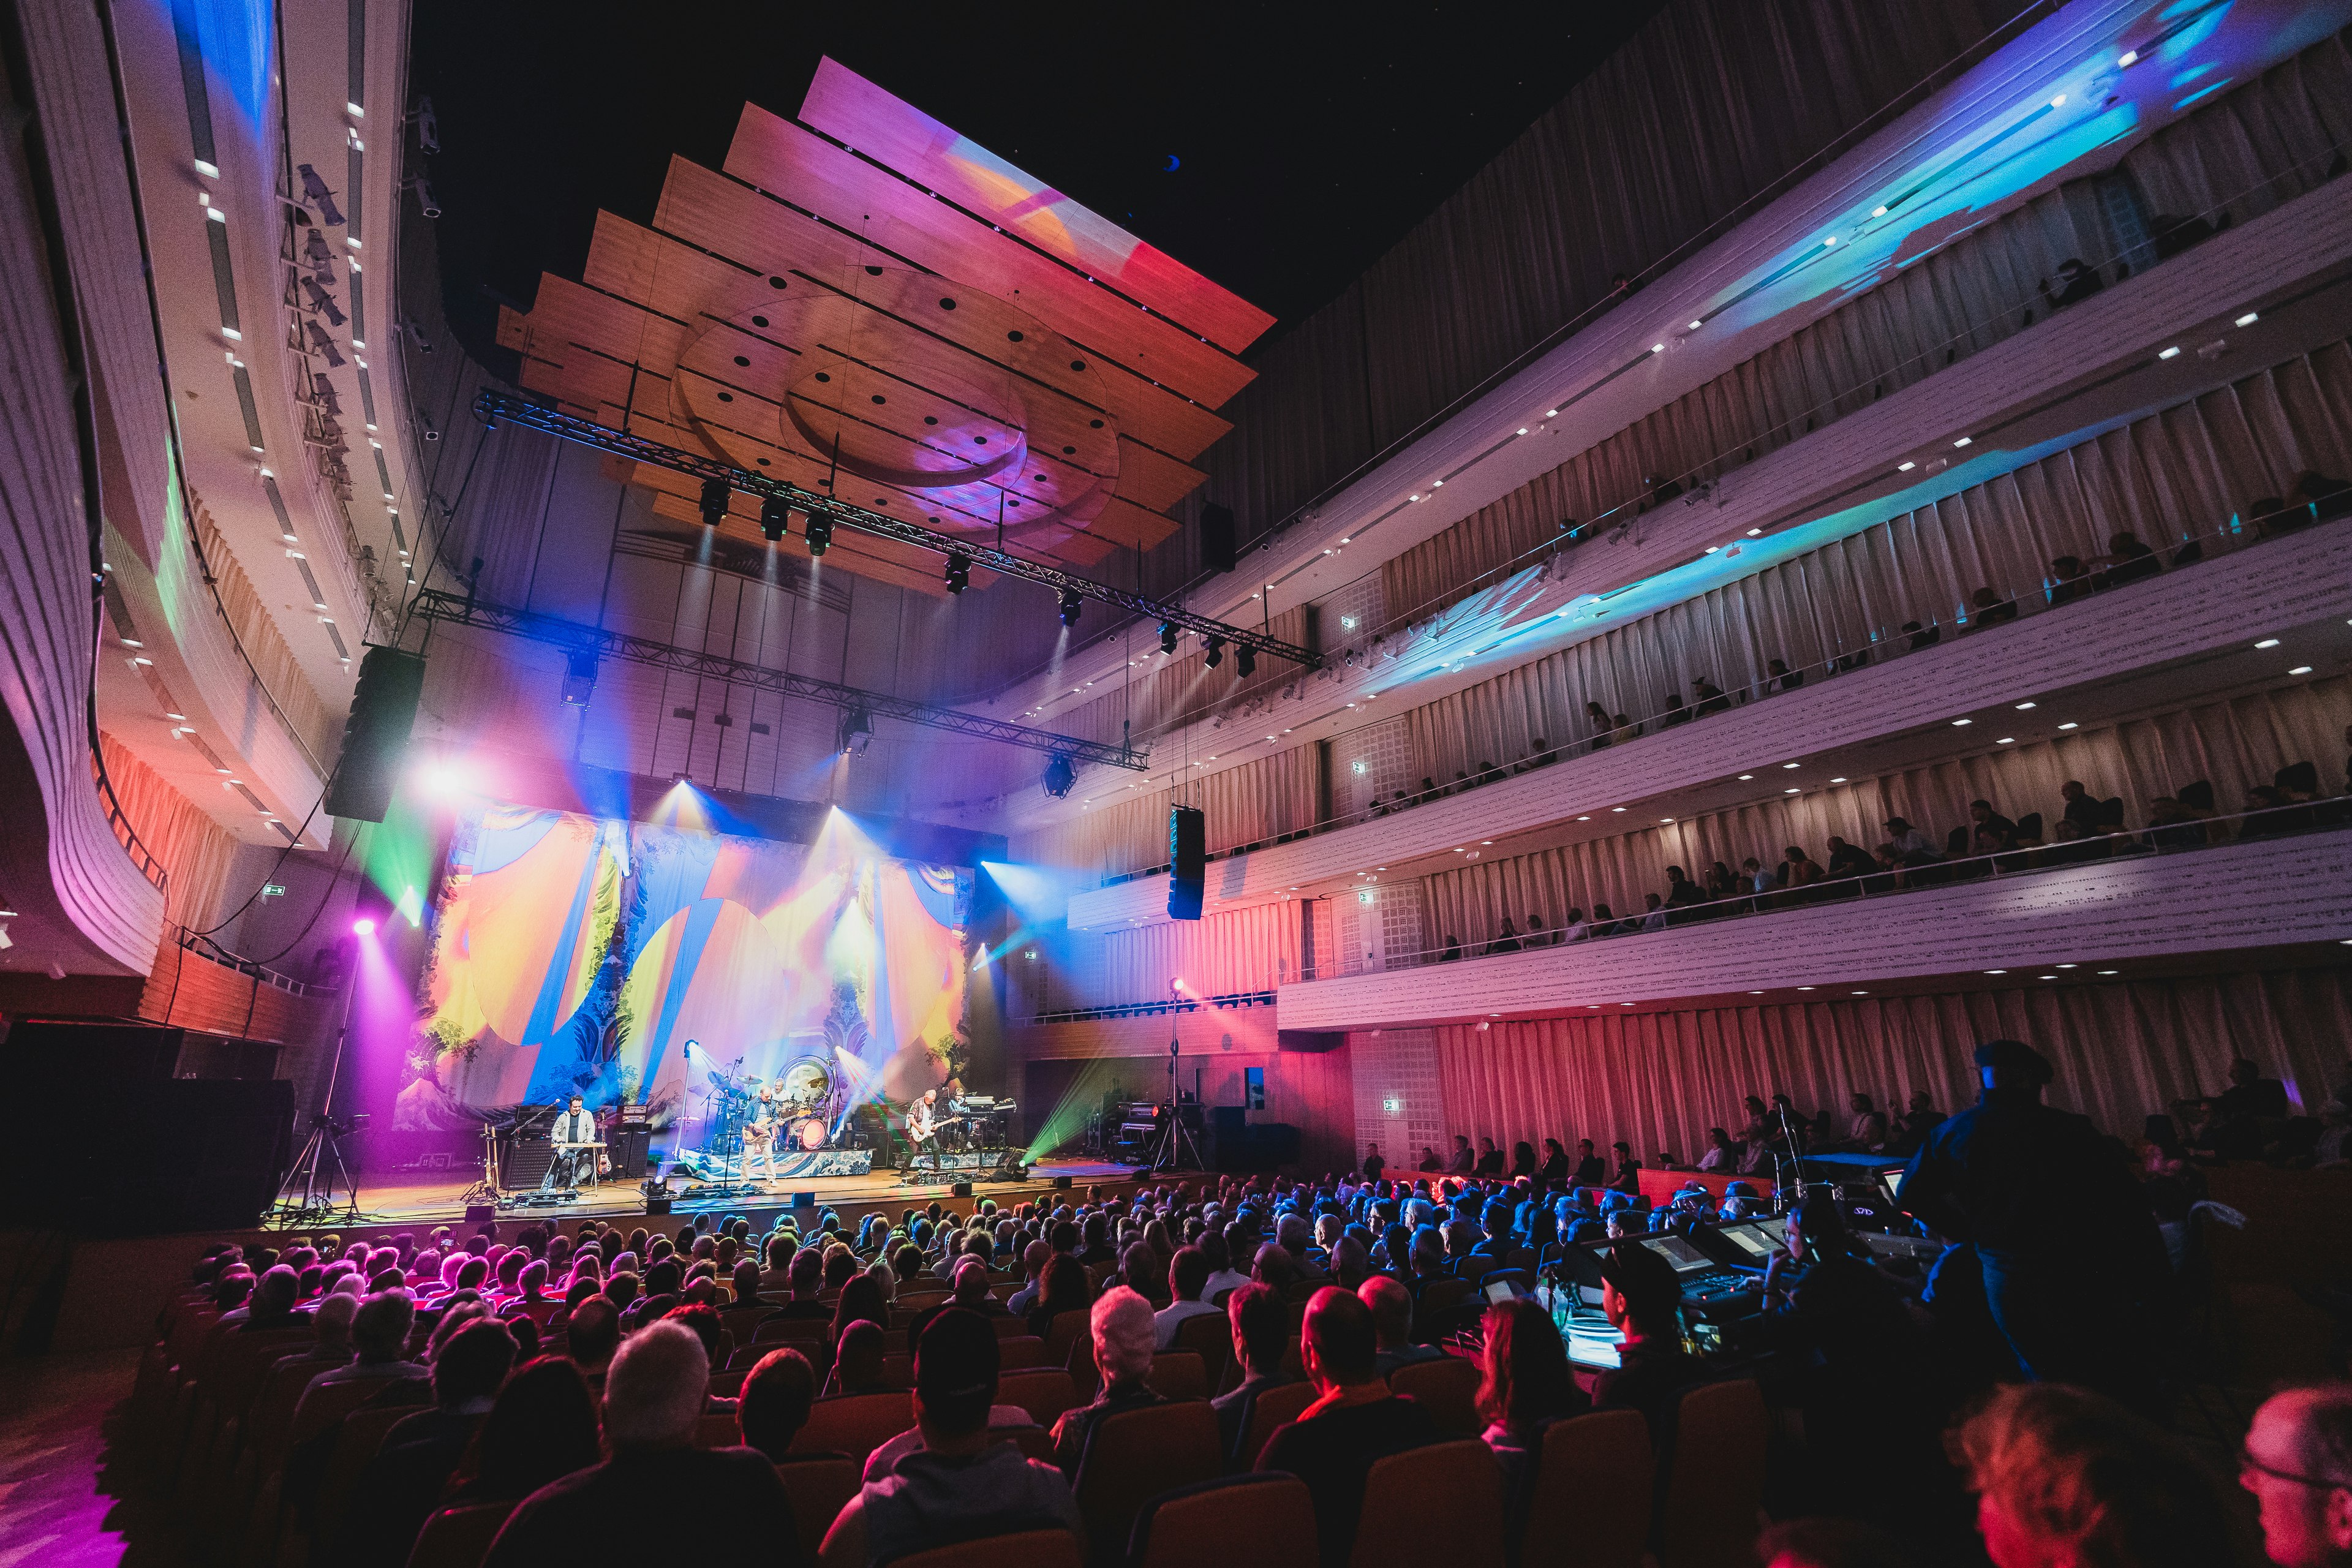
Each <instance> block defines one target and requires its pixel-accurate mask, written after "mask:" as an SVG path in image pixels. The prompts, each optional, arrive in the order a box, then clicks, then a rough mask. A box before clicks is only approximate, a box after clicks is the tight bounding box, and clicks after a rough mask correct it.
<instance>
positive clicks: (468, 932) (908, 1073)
mask: <svg viewBox="0 0 2352 1568" xmlns="http://www.w3.org/2000/svg"><path fill="white" fill-rule="evenodd" d="M972 889H973V873H972V872H971V870H970V869H969V868H958V867H938V866H925V865H918V864H913V863H910V862H907V861H903V860H898V859H894V858H890V857H888V856H887V855H884V854H883V853H881V852H880V850H879V849H878V848H877V847H876V846H875V845H874V843H873V842H872V841H871V840H870V839H868V838H867V837H866V836H865V834H864V833H862V832H861V831H859V829H858V827H857V826H856V823H855V822H854V821H852V820H851V819H850V818H849V817H847V816H844V815H843V814H841V813H839V812H835V814H834V815H833V816H832V817H831V818H830V819H829V820H828V822H827V825H826V826H825V827H824V830H823V831H822V832H821V833H820V834H819V835H818V836H817V837H816V840H815V842H814V843H811V844H785V843H777V842H773V841H772V840H768V839H761V838H750V837H737V836H733V835H730V834H722V833H713V832H706V831H699V830H697V829H694V828H692V827H679V826H662V825H657V824H647V823H638V822H625V821H619V820H613V819H599V818H595V817H590V816H579V815H576V814H573V813H570V812H562V811H545V810H539V809H535V808H530V807H521V806H510V805H497V804H492V803H487V802H484V803H478V804H476V805H472V806H470V807H468V808H467V810H466V811H465V812H463V813H462V814H461V815H460V816H459V818H458V820H457V826H456V831H455V834H454V835H453V837H452V838H451V841H450V849H449V864H448V868H447V875H446V877H445V878H444V879H443V881H442V887H441V890H440V895H439V898H438V900H437V901H436V906H435V910H434V914H433V919H434V930H433V933H432V950H431V954H430V957H429V959H428V961H427V963H426V965H425V972H424V974H423V977H422V979H421V981H420V984H419V991H420V995H419V998H418V1005H417V1017H416V1028H415V1033H414V1034H413V1036H412V1037H411V1038H410V1040H409V1043H408V1054H407V1057H406V1059H405V1060H404V1063H403V1072H402V1087H401V1090H400V1098H399V1105H398V1110H397V1114H396V1117H395V1121H394V1125H395V1127H396V1128H398V1129H400V1130H404V1131H449V1130H454V1129H459V1128H465V1127H470V1126H473V1125H476V1124H477V1123H478V1121H479V1120H480V1116H481V1114H482V1113H485V1112H495V1111H497V1110H502V1109H504V1108H508V1107H511V1106H514V1105H517V1104H521V1103H530V1104H543V1103H547V1102H551V1101H554V1100H561V1099H562V1098H563V1097H565V1096H567V1095H570V1094H572V1093H573V1092H574V1091H577V1092H579V1093H581V1094H582V1095H583V1096H584V1097H585V1098H586V1100H587V1101H588V1103H589V1104H590V1105H591V1106H592V1107H603V1106H609V1105H613V1104H614V1103H624V1102H625V1103H627V1104H630V1105H639V1104H642V1105H644V1106H645V1107H646V1109H647V1110H649V1111H650V1112H651V1115H652V1119H653V1121H654V1125H655V1126H656V1129H663V1128H670V1127H681V1126H682V1127H683V1129H684V1130H685V1131H687V1133H688V1135H690V1132H691V1128H692V1125H693V1123H694V1122H695V1121H696V1120H697V1119H698V1116H700V1115H701V1114H702V1112H703V1110H704V1108H705V1107H706V1106H707V1105H708V1104H709V1102H710V1100H711V1095H712V1089H713V1075H714V1074H719V1073H735V1074H741V1075H748V1076H751V1077H756V1078H759V1079H764V1080H767V1081H769V1082H771V1083H775V1082H778V1081H780V1080H792V1081H800V1080H811V1081H814V1079H818V1078H820V1077H821V1078H824V1079H827V1080H829V1081H830V1082H831V1083H832V1084H834V1085H835V1089H834V1092H833V1093H832V1094H831V1096H830V1102H831V1105H832V1108H833V1109H832V1112H831V1114H832V1116H833V1119H834V1121H835V1123H836V1126H837V1125H838V1124H839V1123H841V1122H844V1121H847V1119H848V1118H849V1117H850V1116H852V1115H853V1114H855V1113H856V1110H858V1109H859V1108H860V1107H861V1106H864V1105H868V1104H871V1103H872V1102H873V1101H875V1100H877V1099H878V1100H888V1101H890V1102H891V1103H892V1104H894V1105H895V1104H898V1103H901V1102H903V1101H905V1100H908V1099H909V1098H911V1097H913V1096H915V1095H918V1094H920V1093H921V1092H922V1091H923V1090H924V1089H929V1088H931V1087H933V1086H935V1085H937V1084H939V1083H940V1082H942V1081H944V1080H945V1079H947V1078H948V1077H950V1075H951V1074H952V1073H955V1072H958V1071H960V1070H961V1068H962V1066H963V1060H962V1058H963V1056H964V1055H965V1054H966V1053H967V1052H968V1050H969V1037H967V1035H966V1034H965V1032H964V1003H965V992H964V977H965V973H966V971H967V969H968V966H969V955H968V954H967V953H966V952H965V929H966V926H967V924H968V922H969V921H970V919H971V900H972ZM689 1041H691V1042H695V1045H694V1046H693V1047H692V1048H691V1049H689V1048H688V1042H689ZM812 1064H814V1067H813V1066H812ZM820 1068H821V1069H822V1071H821V1072H819V1071H818V1070H816V1069H820Z"/></svg>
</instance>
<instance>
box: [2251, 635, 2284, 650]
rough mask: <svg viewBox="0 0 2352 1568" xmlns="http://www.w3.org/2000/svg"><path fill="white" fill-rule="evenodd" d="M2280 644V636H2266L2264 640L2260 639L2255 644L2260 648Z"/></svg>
mask: <svg viewBox="0 0 2352 1568" xmlns="http://www.w3.org/2000/svg"><path fill="white" fill-rule="evenodd" d="M2278 645H2279V640H2278V638H2276V637H2264V638H2263V640H2262V641H2260V642H2258V643H2256V644H2255V645H2254V646H2255V647H2258V648H2262V647H2278Z"/></svg>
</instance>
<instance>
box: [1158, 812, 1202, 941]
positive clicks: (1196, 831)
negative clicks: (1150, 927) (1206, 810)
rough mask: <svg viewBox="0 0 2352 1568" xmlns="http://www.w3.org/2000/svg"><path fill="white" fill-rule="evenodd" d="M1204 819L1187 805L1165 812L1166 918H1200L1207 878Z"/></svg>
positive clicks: (1175, 919) (1181, 919) (1189, 919)
mask: <svg viewBox="0 0 2352 1568" xmlns="http://www.w3.org/2000/svg"><path fill="white" fill-rule="evenodd" d="M1208 843H1209V827H1208V819H1207V818H1206V817H1204V816H1202V815H1201V814H1200V813H1199V812H1198V811H1195V810H1194V809H1193V808H1192V807H1191V806H1189V805H1178V806H1171V807H1170V808H1169V811H1168V918H1169V919H1170V920H1171V921H1196V920H1199V919H1200V918H1201V897H1202V890H1203V886H1204V883H1205V880H1206V879H1207V876H1208V866H1207V858H1208Z"/></svg>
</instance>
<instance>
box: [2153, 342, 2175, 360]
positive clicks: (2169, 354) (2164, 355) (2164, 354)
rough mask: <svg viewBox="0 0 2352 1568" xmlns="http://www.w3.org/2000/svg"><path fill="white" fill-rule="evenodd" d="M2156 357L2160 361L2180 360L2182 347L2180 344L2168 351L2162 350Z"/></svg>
mask: <svg viewBox="0 0 2352 1568" xmlns="http://www.w3.org/2000/svg"><path fill="white" fill-rule="evenodd" d="M2156 357H2157V358H2158V359H2179V357H2180V345H2179V343H2175V344H2173V345H2172V346H2171V347H2170V348H2168V349H2163V350H2160V351H2158V353H2157V356H2156Z"/></svg>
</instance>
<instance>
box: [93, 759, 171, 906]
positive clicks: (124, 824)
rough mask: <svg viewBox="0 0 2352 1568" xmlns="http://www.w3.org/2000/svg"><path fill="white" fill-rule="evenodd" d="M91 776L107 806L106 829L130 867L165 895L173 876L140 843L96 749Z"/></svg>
mask: <svg viewBox="0 0 2352 1568" xmlns="http://www.w3.org/2000/svg"><path fill="white" fill-rule="evenodd" d="M89 773H90V777H91V779H92V780H93V781H94V782H95V783H96V784H97V785H98V794H99V798H100V801H101V802H102V803H103V804H104V805H105V806H106V825H107V826H109V827H110V828H112V829H113V830H114V837H115V838H116V839H117V840H118V841H120V842H121V845H122V847H123V849H124V850H125V851H126V852H127V853H128V854H129V855H130V857H131V864H132V865H134V866H136V867H138V868H139V874H140V875H141V876H142V877H144V878H146V879H147V880H148V881H149V882H150V883H152V885H153V886H154V889H155V890H156V891H157V892H159V893H160V892H163V891H164V884H166V883H167V882H169V881H170V880H171V873H170V872H169V871H167V870H166V869H165V868H164V867H163V862H162V861H161V860H159V859H157V858H155V853H154V851H152V850H151V849H149V848H148V847H147V846H146V845H145V844H144V843H143V842H142V840H141V839H140V837H139V830H138V829H137V828H135V827H133V826H131V814H130V813H129V812H128V811H125V810H124V809H123V806H122V799H121V796H120V795H116V794H115V793H114V781H113V780H112V779H111V778H109V777H108V776H107V773H106V759H105V758H104V757H102V756H100V754H99V750H98V748H97V747H96V746H92V747H91V748H90V749H89Z"/></svg>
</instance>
